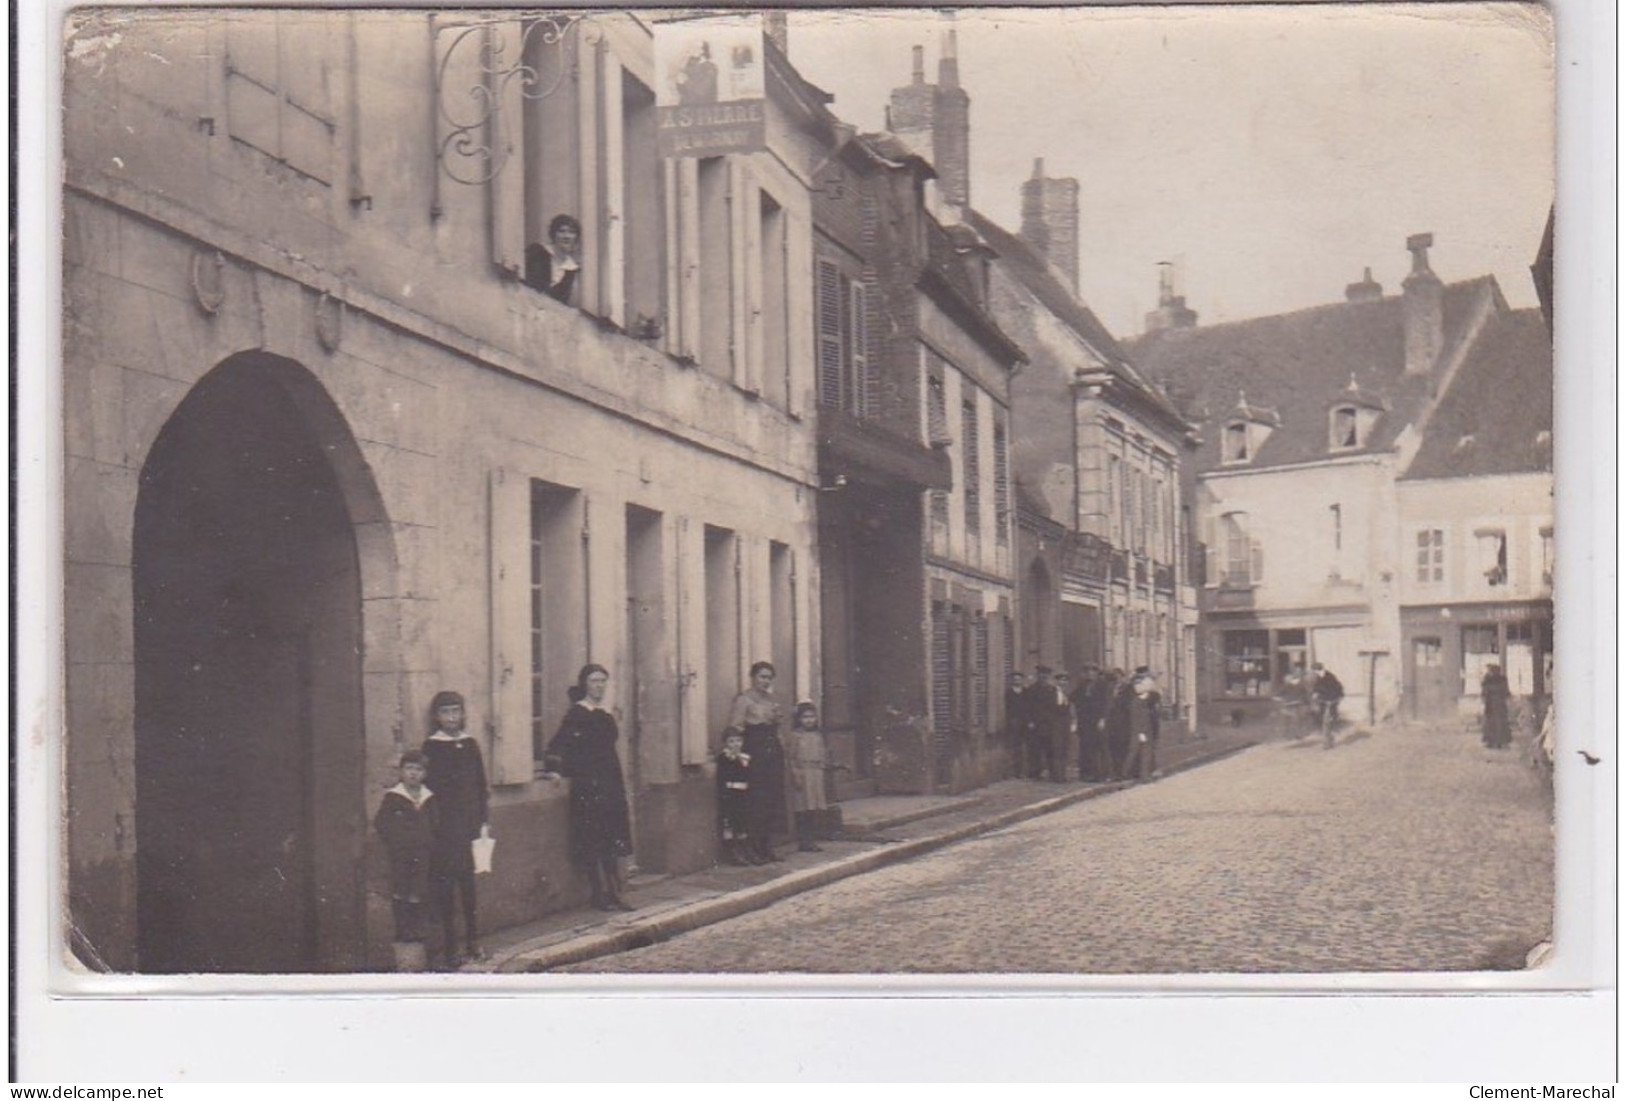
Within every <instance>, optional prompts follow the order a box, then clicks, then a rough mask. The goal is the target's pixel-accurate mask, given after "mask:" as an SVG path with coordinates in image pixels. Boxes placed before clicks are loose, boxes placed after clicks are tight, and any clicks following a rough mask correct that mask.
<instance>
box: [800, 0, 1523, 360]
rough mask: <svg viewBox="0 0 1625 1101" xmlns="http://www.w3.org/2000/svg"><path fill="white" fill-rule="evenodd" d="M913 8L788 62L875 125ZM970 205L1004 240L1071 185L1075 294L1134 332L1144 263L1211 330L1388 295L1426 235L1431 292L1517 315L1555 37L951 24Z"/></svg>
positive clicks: (810, 23)
mask: <svg viewBox="0 0 1625 1101" xmlns="http://www.w3.org/2000/svg"><path fill="white" fill-rule="evenodd" d="M943 26H945V24H944V22H943V19H942V17H941V16H940V15H939V14H938V13H937V11H935V10H929V9H915V10H907V9H890V10H870V11H866V12H864V13H862V14H861V15H860V14H855V13H852V12H840V11H820V12H805V11H801V12H795V13H793V14H792V15H791V19H790V57H791V60H792V61H793V62H794V63H795V65H796V67H797V68H798V69H799V70H800V71H801V73H802V75H803V76H805V77H806V78H807V79H808V80H810V81H812V82H813V83H814V84H816V85H818V86H820V87H822V88H823V89H825V90H826V91H828V92H831V93H833V94H834V96H835V102H834V103H833V105H832V107H833V109H834V111H835V112H836V114H837V115H839V116H841V117H842V118H844V119H845V120H847V121H848V122H851V123H853V124H855V125H856V126H858V127H859V128H860V129H861V130H864V131H870V130H878V129H880V128H882V127H883V125H884V117H885V116H884V105H885V103H886V101H887V98H888V97H889V94H890V90H891V89H892V88H893V87H897V86H900V85H902V84H906V83H907V82H908V80H909V74H910V70H911V55H910V48H911V47H912V46H914V45H916V44H919V45H923V46H924V47H925V57H926V79H927V80H932V81H934V80H935V79H936V71H937V68H936V67H937V58H938V55H939V48H940V40H941V30H942V28H943ZM955 26H956V27H957V28H958V42H959V50H958V52H959V68H960V83H961V85H962V86H963V87H964V88H965V89H966V91H967V92H969V94H970V100H971V103H970V113H971V138H970V148H971V165H970V168H971V203H972V205H973V206H975V207H976V208H977V209H978V210H980V211H981V212H982V213H984V214H986V215H988V216H989V217H991V218H993V220H995V221H996V222H999V223H1000V224H1002V225H1004V226H1006V227H1008V228H1010V229H1012V230H1015V229H1019V228H1020V224H1021V218H1020V213H1021V205H1020V187H1021V181H1022V180H1024V179H1026V178H1028V177H1029V176H1030V175H1031V174H1032V168H1033V160H1034V158H1035V157H1043V158H1044V166H1045V174H1046V175H1047V176H1051V177H1066V176H1070V177H1074V178H1076V179H1077V181H1078V183H1079V205H1080V208H1081V209H1080V227H1079V235H1080V238H1081V242H1082V243H1081V248H1080V260H1079V264H1080V276H1079V282H1080V285H1081V286H1080V290H1081V294H1082V297H1083V298H1084V300H1085V301H1086V302H1088V303H1089V305H1090V306H1092V307H1093V308H1094V310H1095V312H1096V313H1097V314H1098V315H1099V316H1100V318H1101V319H1102V321H1104V322H1105V324H1106V326H1107V327H1108V328H1109V329H1111V331H1112V332H1113V333H1114V334H1116V335H1118V336H1121V337H1127V336H1132V335H1136V334H1138V333H1139V332H1141V331H1142V330H1143V327H1144V325H1143V317H1144V314H1145V313H1146V312H1147V311H1148V310H1150V309H1152V308H1154V307H1155V306H1156V304H1157V264H1158V262H1159V261H1170V262H1172V263H1174V265H1175V271H1176V273H1177V280H1178V291H1179V293H1182V294H1184V295H1185V297H1186V299H1187V302H1188V305H1189V306H1190V307H1191V308H1192V309H1195V310H1196V311H1197V312H1198V313H1199V315H1200V317H1201V322H1202V323H1203V324H1210V323H1214V322H1221V321H1233V320H1238V319H1241V318H1246V317H1258V316H1263V315H1267V314H1273V313H1281V312H1284V311H1288V310H1293V309H1299V308H1303V307H1307V306H1314V305H1319V304H1322V303H1326V302H1334V301H1339V300H1341V299H1342V297H1343V290H1344V287H1345V286H1346V285H1347V284H1349V283H1352V282H1355V281H1357V280H1359V279H1360V278H1361V276H1362V274H1363V272H1364V269H1365V268H1366V267H1370V268H1371V270H1372V275H1373V277H1374V278H1375V279H1376V280H1377V281H1378V282H1379V283H1381V284H1382V285H1383V288H1384V291H1385V293H1389V294H1395V293H1398V292H1399V284H1400V282H1401V280H1403V279H1404V277H1405V275H1406V273H1407V272H1408V271H1409V270H1410V255H1409V253H1407V252H1406V250H1405V239H1406V238H1407V237H1408V236H1410V235H1411V234H1414V233H1424V232H1426V233H1432V234H1433V236H1434V247H1433V250H1432V253H1431V262H1432V267H1433V270H1434V271H1435V272H1437V273H1438V275H1439V276H1440V277H1441V278H1442V279H1444V280H1445V281H1447V282H1450V281H1454V280H1459V279H1470V278H1473V277H1475V276H1478V275H1483V274H1493V275H1494V276H1495V277H1496V279H1497V280H1498V282H1499V283H1500V285H1501V289H1502V292H1503V293H1504V294H1505V295H1506V297H1507V300H1508V301H1509V302H1510V303H1511V304H1512V305H1513V306H1514V307H1519V306H1533V305H1534V304H1535V303H1536V298H1535V292H1534V288H1533V285H1532V284H1531V282H1530V279H1529V265H1530V263H1531V262H1532V261H1533V260H1534V256H1535V251H1536V249H1537V248H1538V246H1539V244H1540V235H1541V231H1542V229H1543V228H1544V226H1545V221H1546V215H1547V211H1548V209H1549V207H1550V205H1551V203H1552V201H1553V198H1554V195H1555V188H1554V184H1553V163H1554V148H1553V146H1554V132H1555V122H1554V110H1555V108H1554V102H1555V97H1554V90H1553V89H1554V85H1553V81H1554V73H1553V62H1552V41H1553V39H1552V30H1551V24H1550V21H1549V19H1548V17H1547V16H1546V15H1545V14H1544V12H1543V11H1542V9H1540V8H1537V7H1534V6H1532V5H1521V4H1448V5H1427V6H1425V7H1424V6H1418V5H1398V4H1396V5H1376V4H1348V5H1342V4H1338V5H1332V4H1327V5H1310V6H1304V5H1293V6H1290V7H1286V6H1269V7H1224V8H1220V7H1213V6H1195V7H1185V8H1179V7H1162V8H1138V7H1120V6H1113V7H1094V8H1085V7H1068V8H1049V9H1042V8H1008V9H984V10H975V9H960V10H959V11H958V13H957V15H956V18H955Z"/></svg>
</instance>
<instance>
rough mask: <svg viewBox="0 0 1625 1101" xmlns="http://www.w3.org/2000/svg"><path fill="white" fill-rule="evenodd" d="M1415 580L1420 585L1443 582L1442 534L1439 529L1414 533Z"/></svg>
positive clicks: (1425, 529)
mask: <svg viewBox="0 0 1625 1101" xmlns="http://www.w3.org/2000/svg"><path fill="white" fill-rule="evenodd" d="M1416 580H1417V582H1418V583H1419V584H1422V585H1437V584H1440V583H1441V582H1443V581H1444V532H1443V531H1442V530H1440V529H1439V528H1424V529H1422V530H1421V531H1419V532H1417V533H1416Z"/></svg>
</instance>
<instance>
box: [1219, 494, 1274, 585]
mask: <svg viewBox="0 0 1625 1101" xmlns="http://www.w3.org/2000/svg"><path fill="white" fill-rule="evenodd" d="M1219 537H1220V540H1221V548H1222V553H1223V555H1224V558H1223V562H1222V569H1223V574H1222V581H1223V584H1225V585H1228V586H1235V587H1245V586H1251V585H1257V584H1259V583H1260V582H1261V581H1262V580H1263V579H1264V548H1263V547H1261V546H1259V544H1258V541H1257V540H1256V539H1254V538H1253V537H1252V532H1251V530H1250V528H1249V526H1248V523H1247V514H1246V513H1245V512H1227V513H1225V514H1224V515H1223V516H1221V517H1220V518H1219Z"/></svg>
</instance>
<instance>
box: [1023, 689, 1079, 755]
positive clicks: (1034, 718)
mask: <svg viewBox="0 0 1625 1101" xmlns="http://www.w3.org/2000/svg"><path fill="white" fill-rule="evenodd" d="M1051 672H1052V671H1051V669H1050V667H1049V666H1047V665H1040V666H1039V667H1038V669H1037V674H1038V679H1037V681H1036V682H1035V683H1034V684H1033V686H1032V687H1031V688H1030V689H1028V692H1029V693H1030V697H1029V699H1028V701H1027V708H1028V710H1027V717H1028V721H1029V722H1030V723H1031V724H1032V736H1031V739H1030V741H1029V743H1028V744H1029V745H1030V746H1031V747H1032V753H1031V756H1030V758H1029V760H1028V762H1027V777H1028V779H1032V780H1037V779H1040V778H1041V777H1048V778H1049V779H1050V780H1060V779H1063V777H1062V775H1061V771H1060V764H1059V762H1060V760H1063V759H1064V758H1065V753H1066V749H1065V746H1066V739H1067V738H1068V736H1069V735H1070V733H1071V728H1072V705H1071V704H1070V703H1068V702H1067V699H1066V693H1065V692H1063V691H1062V690H1061V689H1060V688H1059V687H1057V686H1056V684H1055V682H1054V681H1052V680H1050V675H1051Z"/></svg>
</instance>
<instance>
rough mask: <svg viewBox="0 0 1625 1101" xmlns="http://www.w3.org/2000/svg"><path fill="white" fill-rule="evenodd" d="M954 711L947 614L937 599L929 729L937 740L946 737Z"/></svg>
mask: <svg viewBox="0 0 1625 1101" xmlns="http://www.w3.org/2000/svg"><path fill="white" fill-rule="evenodd" d="M952 712H953V668H952V665H951V662H950V660H949V654H948V613H947V609H945V608H944V607H943V606H942V603H941V602H940V601H938V602H934V603H933V604H932V605H931V731H932V733H933V734H934V735H935V736H936V739H937V740H938V741H939V742H940V741H943V740H946V739H947V737H948V730H949V727H950V724H951V723H952Z"/></svg>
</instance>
